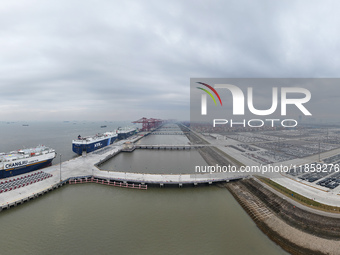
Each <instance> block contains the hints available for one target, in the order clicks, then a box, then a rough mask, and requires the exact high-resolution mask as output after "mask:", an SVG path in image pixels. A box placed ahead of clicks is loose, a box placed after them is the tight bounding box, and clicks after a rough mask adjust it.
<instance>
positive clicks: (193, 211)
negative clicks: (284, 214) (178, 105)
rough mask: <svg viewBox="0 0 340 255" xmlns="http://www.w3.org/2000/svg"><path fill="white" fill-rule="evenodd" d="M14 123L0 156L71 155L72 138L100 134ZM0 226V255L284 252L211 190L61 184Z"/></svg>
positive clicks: (2, 127)
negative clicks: (37, 150) (44, 150)
mask: <svg viewBox="0 0 340 255" xmlns="http://www.w3.org/2000/svg"><path fill="white" fill-rule="evenodd" d="M16 124H17V123H14V124H5V123H0V131H1V132H0V139H1V141H3V142H2V143H1V145H0V146H1V147H0V148H1V150H0V151H8V150H13V149H17V148H18V147H17V146H19V148H21V147H22V146H26V147H29V146H33V145H36V144H39V143H43V144H46V145H48V146H51V147H53V148H55V149H57V150H60V151H61V152H62V153H63V154H64V155H65V158H67V157H68V158H71V157H73V154H72V153H71V149H70V148H71V140H72V139H73V138H74V137H76V136H77V135H78V133H80V134H82V135H87V134H93V133H96V132H102V129H100V125H102V124H100V123H86V124H80V123H79V124H74V125H73V124H72V123H54V124H52V123H40V124H38V123H36V124H35V123H33V124H32V123H29V124H30V126H29V127H22V126H21V124H20V125H19V124H17V126H15V125H16ZM98 124H99V125H98ZM11 125H12V128H9V126H11ZM77 125H78V126H77ZM112 125H114V124H112ZM26 128H27V129H26ZM108 128H110V127H109V125H108ZM112 129H114V128H113V127H112ZM22 130H26V132H25V134H23V133H22ZM109 130H110V129H109ZM18 131H20V132H19V133H17V132H18ZM150 137H153V136H150ZM162 137H165V136H162ZM168 137H172V138H169V139H171V141H174V136H168ZM150 139H156V136H155V137H153V138H150ZM161 139H165V138H161ZM179 139H182V138H179ZM165 142H168V141H166V140H165ZM167 144H168V143H167ZM8 148H9V149H8ZM58 148H59V149H58ZM147 152H148V153H150V154H149V156H150V155H151V154H152V153H153V152H154V151H147ZM68 153H69V154H68ZM133 154H134V153H132V154H131V155H133ZM135 155H137V156H136V159H138V157H139V155H138V154H135ZM144 156H145V157H146V158H148V157H149V156H148V155H144ZM150 157H151V156H150ZM178 157H179V155H176V156H175V158H178ZM134 160H135V159H134V158H133V157H132V158H131V160H130V161H134ZM178 161H179V160H177V161H172V162H169V163H168V164H169V165H172V166H173V167H175V166H177V165H178ZM144 163H145V162H144ZM144 163H141V164H144ZM155 169H158V168H155ZM0 224H1V227H2V231H1V232H0V247H1V248H0V249H1V252H0V254H61V253H69V254H261V255H263V254H268V255H269V254H286V253H285V252H284V251H282V249H281V248H280V247H278V246H277V245H275V244H274V243H273V242H271V241H270V240H269V239H268V238H267V237H266V236H265V235H264V234H262V232H261V231H259V230H258V228H257V227H256V225H255V224H254V223H253V221H252V220H251V219H250V218H249V217H248V215H247V214H246V213H245V212H244V211H243V209H242V208H241V207H240V206H239V205H238V203H237V202H236V201H235V200H234V198H233V197H232V196H231V195H230V193H229V192H228V191H227V190H226V189H221V188H217V187H215V186H210V187H196V188H181V189H180V188H162V189H161V188H149V189H148V190H146V191H144V190H143V191H142V190H130V189H124V188H114V187H108V186H104V185H98V184H82V185H68V186H64V187H63V188H61V189H58V190H56V191H53V192H50V193H48V194H47V195H44V196H42V197H40V198H38V199H36V200H33V201H31V202H29V203H26V204H24V205H21V206H18V207H16V208H13V209H11V210H8V211H3V212H1V213H0Z"/></svg>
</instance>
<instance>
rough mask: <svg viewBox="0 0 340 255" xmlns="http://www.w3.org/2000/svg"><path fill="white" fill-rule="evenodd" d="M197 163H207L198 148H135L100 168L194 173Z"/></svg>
mask: <svg viewBox="0 0 340 255" xmlns="http://www.w3.org/2000/svg"><path fill="white" fill-rule="evenodd" d="M196 165H198V166H205V165H206V163H205V161H204V159H203V158H202V157H201V155H200V154H199V152H198V151H196V150H185V151H183V150H180V151H178V150H135V151H134V152H133V153H129V152H125V153H120V154H118V155H116V156H115V157H114V158H112V159H111V160H109V161H107V162H105V163H104V164H102V165H101V166H100V168H101V169H102V170H108V171H109V170H112V171H118V172H134V173H151V174H155V173H166V174H183V173H184V174H194V173H195V166H196Z"/></svg>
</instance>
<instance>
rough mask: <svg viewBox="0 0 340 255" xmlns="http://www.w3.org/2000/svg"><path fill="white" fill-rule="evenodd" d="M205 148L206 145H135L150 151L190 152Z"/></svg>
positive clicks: (137, 147)
mask: <svg viewBox="0 0 340 255" xmlns="http://www.w3.org/2000/svg"><path fill="white" fill-rule="evenodd" d="M202 147H205V145H202V144H199V145H187V144H185V145H166V144H165V145H164V144H163V145H162V144H155V145H152V144H145V145H135V148H136V149H149V150H190V149H197V148H202Z"/></svg>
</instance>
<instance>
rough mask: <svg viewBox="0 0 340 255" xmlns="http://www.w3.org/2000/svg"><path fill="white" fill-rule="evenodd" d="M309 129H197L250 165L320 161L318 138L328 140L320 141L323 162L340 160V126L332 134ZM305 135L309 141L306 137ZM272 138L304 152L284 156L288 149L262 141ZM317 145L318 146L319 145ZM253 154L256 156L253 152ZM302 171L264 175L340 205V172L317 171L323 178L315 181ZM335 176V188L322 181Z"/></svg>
mask: <svg viewBox="0 0 340 255" xmlns="http://www.w3.org/2000/svg"><path fill="white" fill-rule="evenodd" d="M308 132H309V131H308V130H303V131H297V130H282V131H273V132H270V131H268V132H265V133H266V135H264V134H261V133H259V132H254V133H251V132H240V133H239V134H234V133H233V134H232V135H221V134H210V133H198V132H195V133H196V134H197V135H199V136H200V137H201V138H203V139H204V140H206V141H208V142H209V143H210V144H212V145H214V146H216V147H217V148H219V149H221V150H222V151H224V152H225V153H227V154H228V155H230V156H231V157H233V158H235V159H236V160H238V161H240V162H241V163H243V164H244V165H246V166H260V165H263V166H266V165H268V164H270V165H273V166H280V165H284V166H289V167H290V166H300V165H304V164H312V163H316V162H319V153H318V152H319V150H318V142H316V141H319V140H320V141H322V142H324V143H325V144H323V145H322V144H321V145H320V152H321V153H320V159H321V163H325V164H328V163H334V164H339V163H340V148H339V142H338V141H340V136H339V133H340V129H332V130H331V129H330V130H328V136H326V134H325V131H324V130H311V131H310V132H311V133H308ZM331 135H332V136H331ZM311 136H312V137H311ZM335 136H338V138H337V139H336V140H335V141H333V140H331V138H333V139H335V138H334V137H335ZM304 139H305V140H307V141H304ZM264 140H266V141H264ZM278 140H279V142H278ZM310 141H313V143H312V144H311V143H309V142H310ZM268 142H271V143H277V144H276V145H275V146H276V148H279V146H280V145H281V144H283V142H285V143H286V144H292V147H289V148H288V149H286V150H285V151H286V152H287V151H288V152H289V150H291V151H292V152H293V153H292V154H294V152H296V149H295V147H297V148H299V150H300V152H301V154H300V155H299V156H301V155H302V156H301V157H296V156H295V157H294V156H293V155H288V156H287V154H286V155H284V156H282V154H284V153H282V154H280V152H279V151H275V146H274V147H268V148H267V149H266V146H262V144H267V143H268ZM327 142H328V143H327ZM316 145H317V147H315V146H316ZM290 148H291V149H290ZM316 148H317V149H316ZM310 152H313V153H310ZM249 154H252V155H254V156H249ZM309 154H312V155H309ZM305 155H309V156H305ZM274 157H275V158H274ZM261 159H263V161H261ZM267 160H268V161H267ZM260 175H261V174H260ZM302 175H303V173H301V174H299V175H297V176H292V175H289V174H283V173H282V174H280V173H274V174H266V175H264V177H268V178H271V179H272V180H274V181H275V182H277V183H279V184H281V185H282V186H285V187H287V188H288V189H291V190H292V191H294V192H297V193H299V194H301V195H303V196H305V197H308V198H310V199H315V200H316V201H318V202H321V203H324V204H329V205H333V206H340V185H339V186H336V184H335V185H334V183H335V181H334V180H335V179H336V178H338V177H340V176H339V175H340V174H338V173H336V172H334V171H333V172H330V173H329V174H327V173H326V174H320V175H317V176H318V177H320V176H321V178H320V179H316V180H314V181H313V180H312V179H311V182H309V180H308V179H307V180H303V179H301V176H302ZM299 177H300V178H299ZM331 177H334V178H333V179H332V180H333V182H332V183H333V186H336V187H335V188H333V189H331V188H328V187H325V186H322V185H321V184H322V183H324V184H325V183H326V184H327V183H328V182H329V181H327V178H331ZM324 184H323V185H324ZM333 186H329V187H333Z"/></svg>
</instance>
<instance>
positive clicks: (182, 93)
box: [0, 0, 340, 121]
mask: <svg viewBox="0 0 340 255" xmlns="http://www.w3.org/2000/svg"><path fill="white" fill-rule="evenodd" d="M339 10H340V3H339V2H337V1H310V0H308V1H307V0H306V1H295V0H294V1H273V0H269V1H261V0H248V1H242V0H241V1H240V0H235V1H211V0H210V1H183V0H178V1H159V0H158V1H143V0H142V1H141V0H139V1H126V0H124V1H113V0H107V1H106V0H96V1H90V0H87V1H84V0H79V1H77V0H49V1H46V0H36V1H34V0H13V1H9V0H2V1H0V121H1V120H4V121H12V120H27V121H28V120H134V119H139V118H140V117H143V116H145V117H156V118H177V119H189V109H190V108H189V106H190V89H189V88H190V78H196V77H271V78H277V77H287V78H290V77H339V76H340V75H339V73H340V59H339V58H340V55H339V52H340V51H339V47H340V40H339V38H340V36H339V27H340V15H339ZM339 92H340V88H339V89H337V90H336V91H331V92H330V93H331V94H332V95H334V96H335V97H337V96H338V95H339V94H340V93H339Z"/></svg>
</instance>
